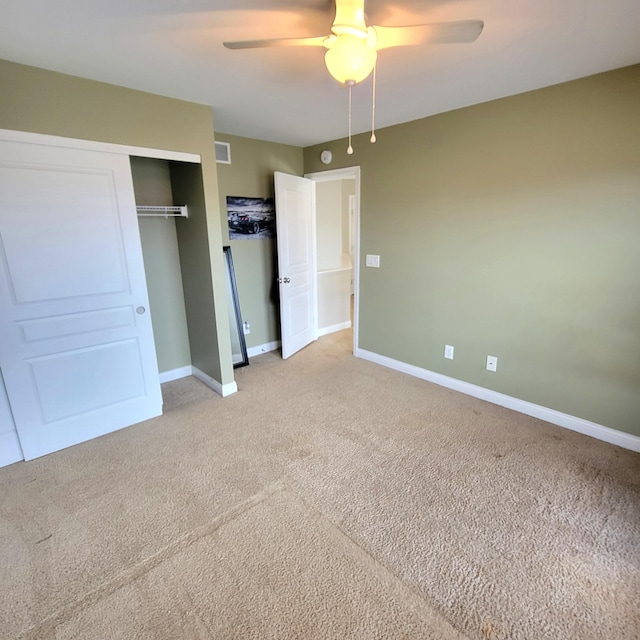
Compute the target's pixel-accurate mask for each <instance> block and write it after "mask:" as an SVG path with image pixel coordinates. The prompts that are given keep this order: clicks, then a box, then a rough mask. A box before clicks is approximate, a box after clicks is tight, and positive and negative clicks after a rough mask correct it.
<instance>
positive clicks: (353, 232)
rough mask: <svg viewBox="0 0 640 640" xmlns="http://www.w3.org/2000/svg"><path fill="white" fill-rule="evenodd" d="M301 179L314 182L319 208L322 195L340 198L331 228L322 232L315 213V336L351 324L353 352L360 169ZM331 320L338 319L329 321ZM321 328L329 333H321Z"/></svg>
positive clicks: (354, 342) (358, 245)
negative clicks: (316, 330) (316, 299)
mask: <svg viewBox="0 0 640 640" xmlns="http://www.w3.org/2000/svg"><path fill="white" fill-rule="evenodd" d="M305 178H309V179H311V180H313V181H314V182H315V183H316V199H317V204H318V206H322V203H321V202H320V199H321V196H320V198H319V197H318V194H322V193H323V192H325V194H326V195H328V196H329V195H331V194H332V198H329V200H331V199H333V201H334V202H338V198H340V206H339V208H338V210H337V211H336V210H334V211H333V212H329V219H330V220H329V221H330V222H332V226H328V227H327V228H324V229H323V221H321V220H320V219H319V216H320V215H321V214H318V243H317V244H318V246H317V252H318V317H319V323H318V335H319V336H320V335H325V334H326V333H330V332H331V330H339V329H341V328H347V327H348V326H349V325H351V326H352V328H353V347H352V349H353V353H355V352H356V350H357V348H358V318H359V304H358V294H359V287H358V282H359V252H360V167H345V168H344V169H333V170H329V171H320V172H315V173H309V174H306V175H305ZM318 211H319V210H318ZM324 243H326V244H324ZM323 295H324V296H325V299H326V300H327V303H326V304H327V308H325V309H324V310H323V309H322V308H321V307H322V305H323V301H322V297H323ZM352 295H353V304H352V297H351V296H352ZM332 318H333V319H336V318H338V319H341V320H340V322H332ZM320 320H323V321H324V322H320ZM342 323H344V325H343V326H341V324H342ZM323 325H324V327H325V329H326V328H328V329H330V331H326V330H325V332H324V333H323V330H322V326H323Z"/></svg>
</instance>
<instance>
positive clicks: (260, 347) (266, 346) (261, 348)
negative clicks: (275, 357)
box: [247, 340, 280, 358]
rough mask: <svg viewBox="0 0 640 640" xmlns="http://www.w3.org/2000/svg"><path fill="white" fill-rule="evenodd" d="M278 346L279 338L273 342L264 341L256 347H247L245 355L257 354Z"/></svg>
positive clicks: (252, 355)
mask: <svg viewBox="0 0 640 640" xmlns="http://www.w3.org/2000/svg"><path fill="white" fill-rule="evenodd" d="M279 348H280V340H275V341H274V342H266V343H265V344H259V345H258V346H257V347H249V348H248V349H247V355H248V356H249V357H250V358H253V357H254V356H259V355H261V354H263V353H268V352H269V351H275V350H276V349H279Z"/></svg>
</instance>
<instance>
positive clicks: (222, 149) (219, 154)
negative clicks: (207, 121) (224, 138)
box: [216, 142, 231, 164]
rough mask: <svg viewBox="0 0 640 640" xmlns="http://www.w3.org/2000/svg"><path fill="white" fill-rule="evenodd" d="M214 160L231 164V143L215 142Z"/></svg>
mask: <svg viewBox="0 0 640 640" xmlns="http://www.w3.org/2000/svg"><path fill="white" fill-rule="evenodd" d="M216 162H221V163H222V164H231V145H230V144H229V143H228V142H216Z"/></svg>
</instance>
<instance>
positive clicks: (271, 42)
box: [222, 36, 327, 49]
mask: <svg viewBox="0 0 640 640" xmlns="http://www.w3.org/2000/svg"><path fill="white" fill-rule="evenodd" d="M326 38H327V36H316V37H314V38H268V39H266V40H237V41H235V42H223V43H222V44H223V45H224V46H225V47H227V49H262V48H266V47H323V46H324V41H325V40H326Z"/></svg>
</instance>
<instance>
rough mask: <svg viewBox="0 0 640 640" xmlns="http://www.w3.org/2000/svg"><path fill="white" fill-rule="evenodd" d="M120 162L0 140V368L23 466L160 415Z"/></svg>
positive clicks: (127, 179) (120, 158)
mask: <svg viewBox="0 0 640 640" xmlns="http://www.w3.org/2000/svg"><path fill="white" fill-rule="evenodd" d="M148 308H149V305H148V300H147V290H146V283H145V278H144V266H143V262H142V251H141V247H140V237H139V231H138V224H137V219H136V211H135V201H134V196H133V184H132V179H131V169H130V165H129V158H128V156H126V155H120V154H114V153H102V152H97V151H85V150H78V149H71V148H62V147H54V146H48V145H41V144H31V143H23V142H12V141H0V368H1V370H2V377H3V379H4V383H5V387H6V392H7V397H8V398H9V402H10V405H11V412H12V414H13V419H14V422H15V427H16V431H17V434H18V437H19V439H20V444H21V446H22V450H23V452H24V457H25V459H27V460H29V459H31V458H35V457H37V456H40V455H44V454H46V453H50V452H52V451H56V450H58V449H62V448H64V447H68V446H70V445H73V444H77V443H78V442H82V441H84V440H88V439H90V438H94V437H96V436H99V435H102V434H105V433H108V432H110V431H115V430H116V429H120V428H122V427H125V426H128V425H130V424H133V423H135V422H140V421H142V420H145V419H147V418H151V417H154V416H157V415H159V414H160V413H162V396H161V393H160V384H159V379H158V369H157V362H156V356H155V348H154V344H153V333H152V328H151V317H150V314H149V311H148Z"/></svg>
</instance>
